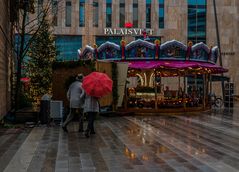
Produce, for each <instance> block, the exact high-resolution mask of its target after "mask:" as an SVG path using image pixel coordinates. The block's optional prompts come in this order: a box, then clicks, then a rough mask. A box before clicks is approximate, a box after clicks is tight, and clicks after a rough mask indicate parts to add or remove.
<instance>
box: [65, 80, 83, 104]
mask: <svg viewBox="0 0 239 172" xmlns="http://www.w3.org/2000/svg"><path fill="white" fill-rule="evenodd" d="M83 96H84V90H83V88H82V83H81V82H80V81H75V82H73V83H72V84H71V85H70V87H69V89H68V91H67V98H68V100H70V107H71V108H83V106H84V98H83Z"/></svg>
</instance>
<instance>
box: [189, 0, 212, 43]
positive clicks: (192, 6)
mask: <svg viewBox="0 0 239 172" xmlns="http://www.w3.org/2000/svg"><path fill="white" fill-rule="evenodd" d="M206 14H207V2H206V0H188V40H190V41H192V42H193V43H194V44H195V43H199V42H204V43H206V19H207V17H206Z"/></svg>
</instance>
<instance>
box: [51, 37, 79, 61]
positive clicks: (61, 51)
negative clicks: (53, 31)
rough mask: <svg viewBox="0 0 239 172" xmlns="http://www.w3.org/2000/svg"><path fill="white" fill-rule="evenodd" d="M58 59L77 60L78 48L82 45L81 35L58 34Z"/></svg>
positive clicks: (56, 42)
mask: <svg viewBox="0 0 239 172" xmlns="http://www.w3.org/2000/svg"><path fill="white" fill-rule="evenodd" d="M55 44H56V49H57V60H77V59H78V54H77V50H78V49H80V48H81V47H82V37H81V36H77V35H74V36H56V41H55Z"/></svg>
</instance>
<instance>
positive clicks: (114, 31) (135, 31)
mask: <svg viewBox="0 0 239 172" xmlns="http://www.w3.org/2000/svg"><path fill="white" fill-rule="evenodd" d="M145 33H146V34H147V35H153V29H140V28H104V34H105V35H131V36H136V35H138V36H140V35H145Z"/></svg>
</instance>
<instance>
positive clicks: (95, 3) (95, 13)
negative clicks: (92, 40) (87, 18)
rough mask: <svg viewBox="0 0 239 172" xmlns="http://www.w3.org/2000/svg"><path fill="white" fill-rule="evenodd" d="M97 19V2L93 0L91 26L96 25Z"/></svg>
mask: <svg viewBox="0 0 239 172" xmlns="http://www.w3.org/2000/svg"><path fill="white" fill-rule="evenodd" d="M98 21H99V3H98V0H94V2H93V26H94V27H98Z"/></svg>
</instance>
